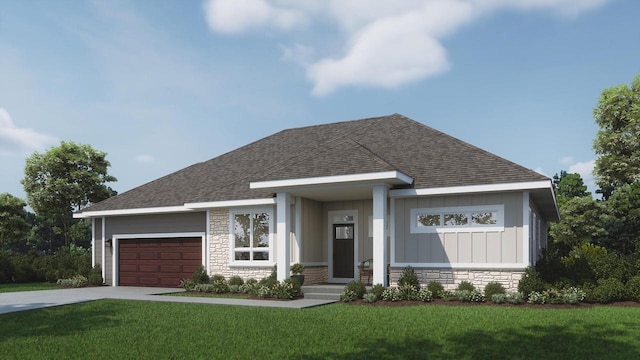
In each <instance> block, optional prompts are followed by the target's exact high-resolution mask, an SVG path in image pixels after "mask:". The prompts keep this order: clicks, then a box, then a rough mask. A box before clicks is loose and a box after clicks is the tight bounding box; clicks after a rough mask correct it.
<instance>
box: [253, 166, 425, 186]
mask: <svg viewBox="0 0 640 360" xmlns="http://www.w3.org/2000/svg"><path fill="white" fill-rule="evenodd" d="M394 180H395V181H396V182H397V181H399V182H401V183H405V184H411V183H413V178H412V177H410V176H408V175H406V174H404V173H402V172H401V171H397V170H394V171H383V172H375V173H365V174H352V175H335V176H319V177H311V178H301V179H285V180H268V181H254V182H251V183H250V184H249V188H251V189H275V188H288V187H296V186H309V185H327V184H340V183H354V182H363V181H394Z"/></svg>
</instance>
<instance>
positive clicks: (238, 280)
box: [229, 275, 244, 286]
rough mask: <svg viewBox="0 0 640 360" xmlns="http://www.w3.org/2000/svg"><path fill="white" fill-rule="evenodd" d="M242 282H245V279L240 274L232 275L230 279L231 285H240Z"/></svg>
mask: <svg viewBox="0 0 640 360" xmlns="http://www.w3.org/2000/svg"><path fill="white" fill-rule="evenodd" d="M242 284H244V280H242V278H241V277H240V276H238V275H235V276H232V277H231V278H230V279H229V286H231V285H237V286H240V285H242Z"/></svg>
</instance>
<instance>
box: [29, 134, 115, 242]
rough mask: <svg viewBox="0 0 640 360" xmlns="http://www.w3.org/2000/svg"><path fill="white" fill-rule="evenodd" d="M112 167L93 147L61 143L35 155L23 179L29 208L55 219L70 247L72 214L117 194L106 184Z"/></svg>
mask: <svg viewBox="0 0 640 360" xmlns="http://www.w3.org/2000/svg"><path fill="white" fill-rule="evenodd" d="M109 166H111V164H110V163H109V161H107V160H106V153H105V152H102V151H97V150H94V149H93V148H92V147H91V146H90V145H82V144H76V143H74V142H64V141H63V142H61V143H60V145H59V146H54V147H52V148H50V149H49V150H47V151H46V152H45V153H44V154H40V153H38V152H34V153H33V154H32V155H31V156H30V157H29V158H27V160H26V166H25V177H24V178H23V179H22V181H21V182H22V185H23V187H24V191H25V193H26V194H27V201H28V203H29V205H30V206H31V207H32V208H33V210H35V211H36V213H37V214H47V215H48V216H54V217H55V218H56V219H57V220H58V221H59V223H60V225H61V226H62V233H63V235H64V239H65V245H66V246H67V247H68V246H69V245H70V239H71V236H70V234H71V227H72V225H73V224H74V220H73V212H74V211H77V210H81V209H83V208H84V207H86V206H87V205H89V204H91V203H95V202H98V201H101V200H104V199H106V198H108V197H109V196H111V195H113V194H114V191H113V190H112V189H111V188H109V187H108V186H107V185H106V183H109V182H113V181H116V178H115V177H113V176H111V175H109V174H107V168H108V167H109Z"/></svg>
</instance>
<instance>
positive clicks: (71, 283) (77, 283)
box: [57, 275, 88, 288]
mask: <svg viewBox="0 0 640 360" xmlns="http://www.w3.org/2000/svg"><path fill="white" fill-rule="evenodd" d="M87 283H88V281H87V278H86V277H84V276H82V275H76V276H74V277H72V278H69V279H59V280H58V282H57V284H58V285H60V286H62V287H65V288H80V287H84V286H87Z"/></svg>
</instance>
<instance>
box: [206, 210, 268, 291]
mask: <svg viewBox="0 0 640 360" xmlns="http://www.w3.org/2000/svg"><path fill="white" fill-rule="evenodd" d="M209 217H210V218H209V221H210V229H211V230H210V234H209V269H210V271H209V272H210V274H211V275H214V274H219V275H223V276H224V277H226V278H229V277H231V276H234V275H237V276H240V277H241V278H243V279H245V280H246V279H249V278H254V279H256V280H260V279H262V278H264V277H267V276H269V275H270V274H271V270H272V269H273V268H272V267H271V266H266V267H255V266H252V267H248V266H229V260H230V259H229V256H230V255H229V253H230V249H229V241H230V239H229V235H230V234H229V210H228V209H211V210H210V211H209ZM273 255H275V250H274V254H273Z"/></svg>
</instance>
